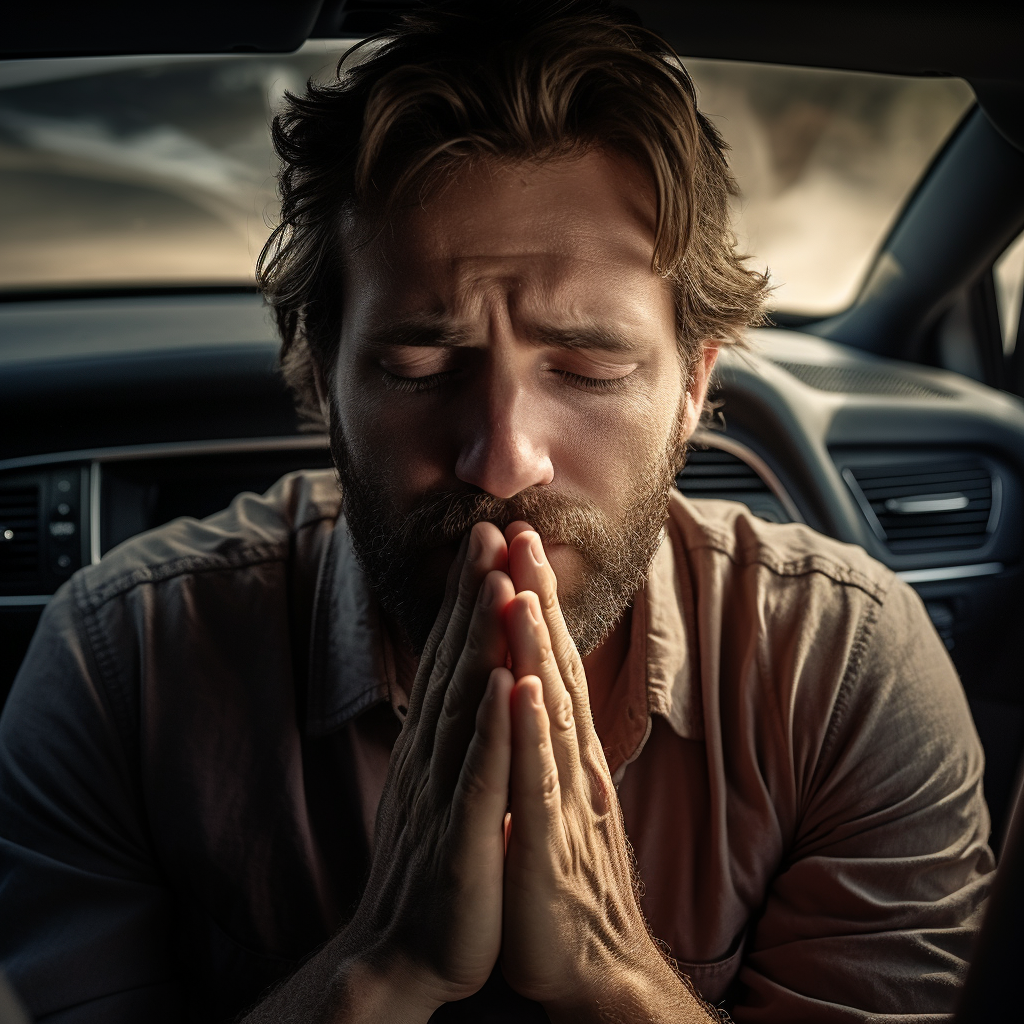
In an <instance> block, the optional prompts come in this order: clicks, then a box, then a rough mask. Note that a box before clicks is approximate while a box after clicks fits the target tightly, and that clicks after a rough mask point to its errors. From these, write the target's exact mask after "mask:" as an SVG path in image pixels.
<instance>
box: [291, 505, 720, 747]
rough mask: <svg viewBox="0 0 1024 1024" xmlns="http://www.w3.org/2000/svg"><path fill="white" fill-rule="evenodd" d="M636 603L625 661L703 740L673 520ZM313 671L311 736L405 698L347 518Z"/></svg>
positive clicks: (670, 714) (323, 577) (676, 723)
mask: <svg viewBox="0 0 1024 1024" xmlns="http://www.w3.org/2000/svg"><path fill="white" fill-rule="evenodd" d="M673 504H674V507H673V509H672V512H673V516H674V515H678V514H679V512H680V511H681V509H682V505H681V503H678V504H677V503H673ZM638 599H639V600H642V601H643V613H644V614H643V616H642V628H641V629H636V630H634V632H633V636H632V639H631V643H630V650H629V654H628V655H627V658H628V661H629V662H630V663H631V665H632V666H633V671H640V672H641V673H643V674H644V675H645V676H646V687H647V707H648V711H649V712H651V713H654V714H659V715H661V716H663V717H664V718H665V719H666V720H667V721H668V723H669V724H670V725H671V727H672V729H673V731H674V732H676V733H677V734H678V735H679V736H682V737H684V738H686V739H703V735H704V732H703V720H702V715H701V704H700V691H699V687H698V686H697V685H696V676H695V673H694V663H693V658H692V657H691V645H690V642H689V638H690V637H692V636H694V628H695V617H694V607H693V587H692V583H691V580H690V575H689V567H688V562H687V558H686V551H685V547H684V546H683V539H682V532H681V531H680V530H679V529H678V528H676V527H675V525H674V522H673V518H671V517H670V519H669V522H668V523H667V524H666V529H665V533H664V535H663V537H662V543H661V545H660V546H659V548H658V551H657V553H656V554H655V556H654V561H653V562H652V565H651V572H650V575H649V577H648V580H647V584H646V586H645V587H644V589H643V591H642V593H641V595H638ZM639 659H643V661H642V662H641V663H639V664H638V660H639ZM644 663H645V664H644ZM309 666H310V669H309V698H308V705H307V717H306V728H307V731H308V732H309V733H310V734H311V735H314V736H322V735H324V734H326V733H329V732H331V731H333V730H334V729H337V728H338V727H340V726H341V725H344V724H345V722H347V721H349V720H350V719H352V718H354V717H355V716H356V715H358V714H360V713H361V712H363V711H365V710H366V709H367V708H368V707H370V706H371V705H373V704H376V703H378V702H380V701H383V700H387V699H389V697H391V698H392V699H391V703H392V704H396V701H400V700H401V699H402V695H401V694H400V692H399V687H398V685H397V681H396V678H395V677H396V672H395V662H394V655H393V652H392V650H391V647H390V640H389V638H388V636H387V631H386V630H385V629H383V628H382V623H381V619H380V611H379V607H378V605H377V601H376V599H375V598H374V596H373V594H372V592H371V590H370V587H369V584H368V582H367V580H366V576H365V574H364V573H363V569H362V566H361V565H360V564H359V560H358V559H357V558H356V553H355V549H354V547H353V545H352V537H351V534H350V533H349V530H348V526H347V524H346V523H345V519H344V517H339V518H338V522H337V525H336V526H335V528H334V531H333V533H332V536H331V541H330V544H329V545H328V547H327V550H326V551H325V553H324V556H323V560H322V561H321V564H320V570H319V574H318V577H317V590H316V597H315V602H314V606H313V628H312V637H311V646H310V661H309ZM403 710H404V709H403ZM641 746H642V744H641ZM636 753H639V748H638V749H637V751H636ZM633 756H636V754H634V755H633ZM632 759H633V757H628V758H627V760H632Z"/></svg>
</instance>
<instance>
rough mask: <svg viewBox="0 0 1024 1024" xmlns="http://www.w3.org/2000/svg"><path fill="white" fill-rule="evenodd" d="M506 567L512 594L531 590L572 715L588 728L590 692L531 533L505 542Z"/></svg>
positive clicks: (548, 569) (549, 569)
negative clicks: (510, 578)
mask: <svg viewBox="0 0 1024 1024" xmlns="http://www.w3.org/2000/svg"><path fill="white" fill-rule="evenodd" d="M515 525H517V526H518V525H519V524H515ZM506 538H508V531H506ZM508 564H509V574H510V575H511V577H512V582H513V583H514V584H515V587H516V591H517V592H518V591H522V590H531V591H533V593H535V594H536V595H537V598H538V600H539V601H540V609H541V614H542V615H543V617H544V623H545V625H546V626H547V629H548V636H549V637H550V638H551V649H552V651H553V653H554V656H555V661H556V662H557V664H558V670H559V673H560V674H561V677H562V681H563V682H564V684H565V687H566V689H567V690H568V691H569V696H570V697H571V698H572V703H573V713H574V714H575V716H576V719H577V721H578V722H579V723H580V724H581V727H582V725H583V724H586V725H588V726H590V727H592V724H593V723H592V719H591V712H590V693H589V691H588V689H587V677H586V673H585V672H584V670H583V661H582V659H581V658H580V655H579V651H577V650H576V644H575V643H574V642H573V639H572V637H571V636H570V635H569V629H568V627H567V626H566V624H565V617H564V616H563V615H562V607H561V605H560V604H559V602H558V579H557V577H556V576H555V571H554V569H552V567H551V563H550V562H549V561H548V558H547V554H546V552H545V551H544V545H543V543H542V541H541V539H540V536H539V534H538V533H537V532H536V531H535V530H533V529H529V528H528V529H524V530H519V531H518V532H516V534H515V535H514V536H513V537H512V539H511V540H509V548H508Z"/></svg>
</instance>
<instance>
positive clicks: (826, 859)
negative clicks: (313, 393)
mask: <svg viewBox="0 0 1024 1024" xmlns="http://www.w3.org/2000/svg"><path fill="white" fill-rule="evenodd" d="M338 506H339V497H338V494H337V490H336V487H335V485H334V481H333V477H332V476H331V474H326V473H309V474H294V475H292V476H290V477H286V478H285V479H284V480H282V481H281V482H280V483H279V484H278V485H276V486H275V488H274V489H273V490H272V491H271V492H269V494H268V495H267V496H266V497H264V498H257V497H255V496H253V495H246V496H242V497H241V498H240V499H238V500H236V502H235V503H234V504H233V505H232V507H231V509H229V510H227V511H226V512H224V513H221V514H220V515H218V516H215V517H213V518H211V519H209V520H206V521H204V522H203V523H197V522H195V521H192V520H179V521H177V522H176V523H173V524H170V525H169V526H167V527H164V528H162V529H160V530H157V531H154V532H153V533H151V534H147V535H144V536H143V537H140V538H136V539H135V540H133V541H130V542H129V543H128V544H126V545H123V546H122V547H121V548H119V549H118V550H117V551H115V552H112V553H111V554H110V555H109V556H107V558H105V559H104V561H103V563H102V564H101V565H99V566H97V567H93V568H90V569H87V570H85V571H83V572H82V573H80V574H78V575H77V576H76V577H75V578H74V579H73V580H72V581H71V583H70V584H69V585H68V586H66V587H65V588H64V589H63V590H62V591H61V593H60V594H59V595H58V597H57V598H55V600H54V601H53V602H52V603H51V606H50V607H49V608H48V609H47V612H46V615H45V616H44V620H43V623H42V625H41V627H40V630H39V632H38V634H37V636H36V638H35V640H34V641H33V645H32V648H31V649H30V652H29V655H28V657H27V659H26V662H25V665H24V666H23V669H22V671H21V673H20V674H19V677H18V680H17V682H16V683H15V688H14V690H13V692H12V695H11V698H10V701H9V703H8V707H7V709H6V710H5V712H4V715H3V718H2V719H0V966H2V967H3V969H4V970H6V971H7V972H8V975H9V977H10V979H11V981H12V982H13V984H14V985H15V987H16V988H17V989H18V990H19V991H20V992H21V994H22V996H23V997H24V998H25V1000H26V1002H27V1003H28V1004H29V1006H30V1008H31V1009H32V1011H33V1012H34V1013H35V1014H36V1015H38V1016H39V1017H43V1018H45V1017H46V1016H47V1015H50V1014H52V1015H53V1016H52V1020H54V1021H57V1020H59V1021H61V1022H65V1021H67V1022H74V1024H82V1022H85V1021H91V1020H94V1019H95V1020H103V1021H105V1022H111V1021H115V1022H116V1021H126V1022H127V1021H134V1020H139V1021H142V1020H146V1021H151V1020H163V1019H181V1015H184V1016H186V1017H189V1016H190V1017H192V1018H193V1019H197V1020H217V1019H228V1018H230V1017H231V1016H233V1015H234V1014H236V1013H238V1012H239V1011H240V1010H242V1009H244V1008H245V1006H246V1005H247V1004H248V1003H249V1002H251V1001H252V1000H254V999H256V998H257V997H258V996H259V993H260V992H261V991H262V990H263V989H265V987H266V986H267V985H268V984H270V983H272V982H273V981H274V980H275V979H276V978H278V977H280V976H282V975H283V974H285V973H287V972H288V971H290V970H292V969H294V966H295V965H296V964H297V963H298V962H300V961H301V959H302V958H303V957H305V956H306V955H308V954H309V953H310V952H311V951H312V950H313V949H315V948H316V947H317V946H318V945H319V944H320V943H322V942H323V941H325V940H326V939H327V938H328V937H329V936H330V934H331V933H332V932H333V931H334V930H335V929H336V928H337V927H338V926H339V925H341V924H343V923H344V921H345V920H346V918H347V917H348V916H349V915H350V913H351V911H352V910H353V909H354V905H355V903H356V902H357V901H358V897H359V893H360V890H361V886H362V884H363V880H364V878H365V871H366V865H367V863H368V856H369V850H370V846H371V844H372V825H373V819H374V815H375V811H376V804H377V800H378V799H379V795H380V791H381V788H382V786H383V780H384V776H385V773H386V769H387V761H388V756H389V753H390V749H391V744H392V743H393V742H394V738H395V736H396V735H397V732H398V730H399V728H400V719H401V716H402V714H403V712H404V699H405V698H404V693H403V689H402V686H401V685H400V683H399V678H400V676H401V673H400V672H399V671H398V669H397V667H396V661H395V652H394V650H393V648H392V646H391V644H390V643H389V641H388V638H387V635H386V633H385V632H384V631H383V630H382V629H381V628H380V623H379V620H378V615H377V610H376V605H375V602H374V600H373V598H372V595H371V594H370V592H369V591H368V589H367V587H366V584H365V581H364V579H363V576H362V573H361V571H360V569H359V567H358V564H357V563H356V560H355V557H354V553H353V551H352V547H351V543H350V540H349V537H348V533H347V531H346V529H345V526H344V522H343V521H339V520H338ZM595 720H596V722H597V725H598V731H599V734H600V736H601V738H602V742H603V743H604V745H605V748H606V752H607V755H608V759H609V764H610V766H611V768H612V770H613V772H614V774H615V778H616V781H617V784H618V786H619V796H620V799H621V802H622V807H623V813H624V816H625V822H626V828H627V832H628V834H629V837H630V840H631V842H632V844H633V847H634V850H635V853H636V858H637V865H638V869H639V873H640V876H641V880H642V883H643V887H644V895H643V897H642V904H643V909H644V912H645V914H646V916H647V920H648V922H649V924H650V926H651V930H652V932H653V933H654V934H655V936H657V937H658V938H659V939H661V940H662V941H663V942H665V943H666V944H667V946H668V947H669V948H670V949H671V952H672V954H673V955H674V956H675V957H676V958H677V959H678V960H679V961H680V963H681V965H682V966H683V968H684V970H686V971H687V972H688V973H689V974H690V975H691V976H692V977H693V979H694V981H695V982H696V984H697V985H698V987H699V988H700V989H701V990H702V992H703V993H704V995H705V996H706V997H707V998H709V999H711V1000H713V1001H718V1000H721V999H726V1001H727V1005H729V1007H730V1008H731V1010H732V1013H733V1016H734V1017H735V1019H736V1020H737V1021H738V1022H744V1021H778V1022H780V1024H781V1022H787V1024H789V1022H797V1021H821V1022H827V1021H837V1022H838V1021H866V1020H868V1019H869V1018H870V1019H872V1020H883V1021H888V1020H900V1019H907V1018H909V1017H914V1019H915V1021H918V1020H931V1019H937V1018H939V1017H941V1015H943V1014H945V1013H948V1012H949V1011H950V1009H951V1007H952V1004H953V1001H954V998H955V992H956V988H957V985H958V984H959V982H960V981H961V980H962V976H963V972H964V967H965V961H966V958H967V955H968V953H969V950H970V944H971V939H972V936H973V934H974V931H975V929H976V926H977V921H978V914H979V908H980V904H981V900H982V899H983V896H984V892H985V888H986V881H987V880H986V877H985V876H986V874H987V873H988V872H989V871H991V868H992V857H991V854H990V852H989V850H988V848H987V846H986V845H985V844H986V839H987V832H988V816H987V812H986V810H985V807H984V803H983V800H982V797H981V773H982V755H981V750H980V746H979V744H978V741H977V737H976V735H975V732H974V729H973V726H972V723H971V719H970V714H969V712H968V709H967V705H966V701H965V700H964V697H963V694H962V691H961V689H960V685H959V682H958V680H957V678H956V675H955V672H954V670H953V668H952V666H951V664H950V662H949V659H948V657H947V656H946V652H945V649H944V648H943V646H942V644H941V642H940V641H939V640H938V638H937V637H936V636H935V633H934V631H933V630H932V628H931V625H930V623H929V622H928V619H927V616H926V615H925V613H924V610H923V608H922V606H921V603H920V601H919V599H918V598H917V596H916V595H915V594H914V593H913V591H912V590H910V589H909V588H908V587H906V586H905V585H903V584H902V583H900V582H899V581H898V580H896V579H895V577H893V576H892V574H891V573H889V572H888V570H886V569H885V568H883V567H882V566H880V565H879V564H878V563H877V562H874V561H872V560H871V559H870V558H869V557H868V556H867V555H866V554H864V552H863V551H861V550H859V549H857V548H854V547H850V546H847V545H842V544H838V543H836V542H834V541H831V540H828V539H827V538H824V537H821V536H820V535H818V534H815V533H814V532H812V531H810V530H808V529H806V528H804V527H801V526H775V525H771V524H766V523H762V522H761V521H759V520H757V519H755V518H753V517H751V516H750V515H749V514H748V513H747V511H746V510H745V509H744V508H743V507H742V506H740V505H736V504H733V503H729V502H712V501H705V502H688V501H686V500H684V499H683V498H681V497H678V496H676V497H674V499H673V502H672V508H671V517H670V520H669V522H668V523H667V525H666V531H665V537H664V539H663V542H662V544H661V547H660V548H659V551H658V553H657V555H656V558H655V561H654V565H653V567H652V572H651V576H650V579H649V582H648V585H647V587H646V588H645V591H644V593H643V594H642V595H638V598H637V600H636V601H635V602H634V607H633V613H632V621H631V639H630V649H629V654H628V657H627V660H626V664H625V666H624V668H623V671H622V673H621V674H620V676H619V679H618V680H617V682H616V685H615V687H614V688H613V690H612V691H611V693H610V694H608V695H607V696H606V698H605V700H604V701H603V702H602V704H601V706H599V707H595ZM493 988H494V986H492V989H493ZM506 1003H507V1009H508V1010H510V1011H511V1010H513V1006H512V1004H511V1003H510V1002H508V1000H506ZM448 1009H450V1010H451V1011H452V1012H451V1014H450V1015H449V1016H451V1017H452V1019H455V1017H454V1013H455V1011H456V1009H457V1006H453V1007H452V1008H448ZM515 1012H516V1013H519V1014H520V1016H519V1017H515V1019H527V1018H529V1019H533V1016H531V1014H533V1015H536V1009H534V1010H532V1011H531V1010H530V1008H529V1007H526V1006H517V1007H516V1008H515ZM472 1016H473V1019H480V1020H483V1019H487V1018H486V1011H485V1010H484V1008H483V1004H482V1003H478V1004H477V1007H476V1009H475V1010H474V1011H473V1015H472ZM491 1019H495V1020H497V1019H503V1020H504V1019H513V1018H512V1017H510V1016H508V1014H507V1013H506V1014H505V1015H504V1016H501V1015H500V1014H499V1015H496V1016H494V1017H493V1018H491Z"/></svg>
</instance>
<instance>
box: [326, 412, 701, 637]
mask: <svg viewBox="0 0 1024 1024" xmlns="http://www.w3.org/2000/svg"><path fill="white" fill-rule="evenodd" d="M681 421H682V409H681V408H680V410H679V411H678V412H677V414H676V419H675V423H674V424H673V429H672V432H671V434H670V440H669V442H668V443H667V444H666V445H664V446H663V447H662V449H661V450H660V451H658V452H657V453H656V454H654V455H653V456H652V457H651V458H650V459H648V460H647V463H646V465H644V466H643V467H642V468H641V469H640V470H639V471H637V472H636V473H635V474H634V478H633V479H632V480H631V481H630V485H629V488H628V490H627V492H626V495H625V498H624V499H623V500H622V501H621V502H620V506H619V508H618V509H616V510H615V511H614V513H608V512H605V511H603V510H602V509H600V508H599V507H598V506H597V504H596V503H595V502H593V501H591V500H590V499H588V498H586V497H585V496H579V495H569V494H565V493H560V492H557V491H552V490H551V488H550V487H548V486H540V487H529V488H527V489H525V490H523V491H520V492H519V493H518V494H516V495H514V496H513V497H511V498H496V497H494V496H493V495H491V494H487V493H486V492H483V491H480V490H474V489H470V488H468V487H467V488H463V489H460V490H444V491H432V492H429V493H427V494H424V495H422V496H421V497H420V498H419V499H418V500H417V501H416V503H415V504H414V505H413V507H412V508H411V509H407V510H403V509H399V508H398V507H397V506H396V505H395V503H394V501H393V499H392V498H391V496H390V494H389V489H388V485H387V482H386V481H387V474H386V473H385V472H383V471H382V465H381V461H380V460H378V461H374V460H373V459H371V458H369V457H364V458H362V459H356V458H354V457H353V452H352V450H351V449H350V447H349V445H348V444H346V441H345V438H344V437H343V436H342V433H341V430H340V428H339V424H340V422H341V419H340V417H339V415H338V410H337V408H336V406H335V404H334V399H333V396H332V398H331V426H330V444H331V454H332V456H333V459H334V464H335V467H336V468H337V470H338V476H339V479H340V481H341V488H342V509H343V512H344V515H345V519H346V522H347V524H348V529H349V532H350V535H351V537H352V543H353V547H354V549H355V553H356V556H357V558H358V559H359V562H360V565H361V566H362V568H363V571H364V572H365V573H366V576H367V579H368V581H369V584H370V586H371V588H372V589H373V591H374V593H375V595H376V597H377V599H378V600H379V601H380V604H381V607H382V608H383V610H384V611H385V613H386V614H387V615H388V616H389V617H390V618H391V620H392V621H393V622H394V624H395V625H396V626H397V627H398V629H399V630H400V631H401V633H402V635H403V638H404V639H405V641H406V642H407V643H408V644H409V646H410V647H411V648H412V649H413V651H414V652H415V653H416V654H417V655H419V654H420V653H421V652H422V650H423V647H424V646H425V644H426V641H427V638H428V636H429V635H430V631H431V629H432V628H433V625H434V621H435V619H436V618H437V614H438V612H439V610H440V608H441V605H442V603H443V601H444V594H445V586H446V579H447V574H446V572H444V571H439V570H438V567H437V560H438V555H439V554H442V553H443V552H444V550H445V549H448V550H449V551H450V552H451V555H452V556H454V554H455V550H456V549H457V547H458V544H459V543H460V541H461V540H462V537H463V536H464V535H465V534H466V533H467V532H468V531H469V530H470V529H471V528H472V527H473V526H474V525H475V524H476V523H480V522H489V523H493V524H494V525H495V526H497V527H498V529H500V530H502V531H504V529H505V528H506V527H507V526H508V525H509V524H510V523H513V522H516V521H517V520H523V521H525V522H527V523H529V524H530V526H531V527H532V528H533V529H534V530H536V531H537V533H538V534H539V535H540V537H541V540H542V541H543V542H544V544H545V545H553V544H565V545H567V546H569V547H571V548H572V549H573V550H574V551H575V552H576V554H577V555H578V557H579V560H580V563H581V571H580V572H579V573H578V574H577V576H578V578H577V579H576V580H575V581H574V585H573V586H572V587H564V586H563V584H562V583H561V582H559V588H558V590H559V595H558V598H559V604H560V606H561V609H562V614H563V616H564V617H565V623H566V627H567V628H568V631H569V635H570V636H571V637H572V639H573V641H574V643H575V644H576V648H577V650H578V651H579V653H580V656H581V657H586V656H587V655H588V654H590V653H591V651H593V650H595V649H596V648H597V647H598V646H600V644H601V642H602V641H603V640H604V639H605V637H606V636H607V635H608V634H609V633H610V632H611V630H612V629H613V628H614V626H615V625H616V624H617V623H618V622H619V620H620V619H621V618H622V616H623V614H624V612H625V611H626V609H627V608H628V607H629V606H630V604H631V603H632V601H633V598H634V596H635V595H636V593H637V591H638V590H640V588H641V587H642V586H643V585H644V583H645V582H646V581H647V575H648V572H649V571H650V566H651V562H652V560H653V558H654V554H655V552H656V551H657V550H658V545H659V544H660V541H661V532H662V528H663V527H664V525H665V521H666V519H667V518H668V503H669V494H670V492H671V490H672V488H673V487H674V486H675V479H676V476H677V474H678V473H679V471H680V470H681V469H682V467H683V463H684V461H685V453H686V445H685V442H683V441H682V440H680V439H679V438H680V426H681ZM357 463H358V464H357ZM445 561H447V559H445Z"/></svg>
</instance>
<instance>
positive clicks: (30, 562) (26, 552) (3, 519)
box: [0, 486, 39, 584]
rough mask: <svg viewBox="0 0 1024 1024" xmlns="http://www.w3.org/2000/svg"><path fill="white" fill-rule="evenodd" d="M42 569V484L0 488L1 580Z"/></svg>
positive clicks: (18, 578) (15, 579)
mask: <svg viewBox="0 0 1024 1024" xmlns="http://www.w3.org/2000/svg"><path fill="white" fill-rule="evenodd" d="M37 572H39V488H38V487H34V486H25V487H9V488H0V584H2V583H3V582H7V581H11V582H18V581H19V580H20V579H22V578H23V577H26V576H31V575H32V574H33V573H37Z"/></svg>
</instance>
